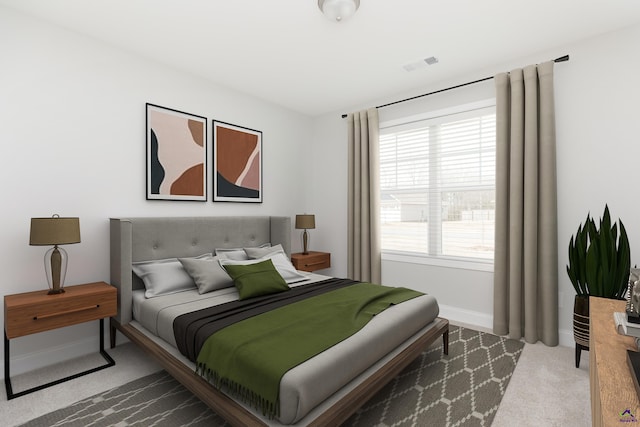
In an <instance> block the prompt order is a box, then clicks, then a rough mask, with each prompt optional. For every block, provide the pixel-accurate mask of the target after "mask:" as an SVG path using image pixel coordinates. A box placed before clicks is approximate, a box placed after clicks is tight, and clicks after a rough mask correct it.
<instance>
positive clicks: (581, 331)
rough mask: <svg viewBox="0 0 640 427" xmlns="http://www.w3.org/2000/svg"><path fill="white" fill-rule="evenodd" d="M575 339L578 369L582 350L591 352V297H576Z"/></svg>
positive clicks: (574, 312) (574, 308) (574, 303)
mask: <svg viewBox="0 0 640 427" xmlns="http://www.w3.org/2000/svg"><path fill="white" fill-rule="evenodd" d="M573 339H574V340H575V342H576V368H579V367H580V356H581V354H582V350H587V351H589V296H582V295H576V298H575V300H574V302H573Z"/></svg>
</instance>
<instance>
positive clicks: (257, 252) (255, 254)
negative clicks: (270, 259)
mask: <svg viewBox="0 0 640 427" xmlns="http://www.w3.org/2000/svg"><path fill="white" fill-rule="evenodd" d="M244 252H245V253H246V254H247V256H248V257H249V259H257V258H262V257H264V256H267V255H269V254H272V253H274V252H282V253H284V248H283V247H282V245H281V244H280V243H278V244H277V245H275V246H268V247H266V248H262V247H260V248H244Z"/></svg>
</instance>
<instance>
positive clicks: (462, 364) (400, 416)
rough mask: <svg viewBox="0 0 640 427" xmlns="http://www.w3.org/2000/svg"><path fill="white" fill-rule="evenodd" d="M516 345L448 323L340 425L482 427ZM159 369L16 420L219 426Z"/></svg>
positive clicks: (31, 425) (30, 426)
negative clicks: (445, 346) (445, 333)
mask: <svg viewBox="0 0 640 427" xmlns="http://www.w3.org/2000/svg"><path fill="white" fill-rule="evenodd" d="M523 346H524V344H523V343H522V342H520V341H516V340H510V339H506V338H502V337H498V336H495V335H492V334H487V333H484V332H478V331H475V330H472V329H468V328H463V327H458V326H450V332H449V355H448V356H444V355H443V354H442V341H441V340H438V341H437V342H436V343H434V344H433V345H432V346H431V347H429V348H428V349H427V350H426V351H424V352H423V353H422V354H421V355H420V357H418V358H417V359H416V360H415V361H414V362H413V363H411V364H410V365H409V366H407V368H405V369H404V370H403V371H402V372H401V373H400V374H399V375H398V376H397V377H395V378H394V379H393V380H392V381H391V382H390V383H389V384H388V385H387V386H386V387H384V388H383V389H382V390H380V392H378V393H377V394H376V395H375V396H374V397H373V398H372V399H371V400H370V401H369V402H367V403H366V404H365V405H364V406H363V407H362V408H361V409H360V410H358V412H356V413H355V414H354V415H353V416H352V417H351V418H350V419H349V420H347V421H346V422H345V423H344V426H353V427H356V426H362V427H371V426H389V427H391V426H425V425H429V426H490V425H491V422H492V420H493V418H494V416H495V413H496V411H497V409H498V406H499V405H500V401H501V399H502V396H503V395H504V392H505V390H506V387H507V384H508V383H509V379H510V378H511V375H512V374H513V370H514V369H515V366H516V363H517V361H518V358H519V357H520V354H521V352H522V349H523ZM226 425H228V424H226V423H225V422H224V420H223V419H222V418H220V417H219V416H218V415H217V414H216V413H215V412H213V411H211V410H210V409H209V408H208V407H207V406H206V405H205V404H203V403H202V402H201V401H200V400H199V399H197V398H196V397H195V396H193V394H191V393H190V392H189V391H188V390H186V389H185V388H184V387H182V385H180V384H179V383H178V382H177V381H176V380H174V379H173V378H172V377H171V376H169V375H168V374H167V373H166V372H165V371H160V372H157V373H154V374H151V375H148V376H146V377H143V378H140V379H138V380H135V381H132V382H130V383H128V384H125V385H122V386H119V387H116V388H114V389H112V390H109V391H107V392H104V393H101V394H98V395H96V396H93V397H90V398H88V399H84V400H81V401H79V402H77V403H75V404H73V405H70V406H68V407H66V408H63V409H60V410H57V411H54V412H51V413H49V414H46V415H43V416H41V417H38V418H36V419H33V420H31V421H29V422H27V423H26V424H23V426H27V427H40V426H46V427H50V426H82V427H84V426H122V427H124V426H145V427H146V426H171V427H174V426H220V427H222V426H226Z"/></svg>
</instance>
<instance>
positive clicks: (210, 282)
mask: <svg viewBox="0 0 640 427" xmlns="http://www.w3.org/2000/svg"><path fill="white" fill-rule="evenodd" d="M218 259H219V257H218V256H215V257H213V258H207V259H194V258H178V261H180V262H181V263H182V266H183V267H184V269H185V270H186V271H187V273H189V276H191V278H192V279H193V281H194V282H195V283H196V286H197V287H198V293H200V294H205V293H207V292H211V291H215V290H216V289H223V288H228V287H230V286H233V279H232V278H231V277H230V276H229V274H227V272H226V271H225V269H224V268H222V266H221V265H220V263H219V262H218Z"/></svg>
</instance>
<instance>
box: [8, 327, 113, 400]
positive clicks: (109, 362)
mask: <svg viewBox="0 0 640 427" xmlns="http://www.w3.org/2000/svg"><path fill="white" fill-rule="evenodd" d="M99 347H100V354H101V355H102V357H103V358H104V360H106V361H107V363H105V364H103V365H100V366H97V367H95V368H92V369H88V370H86V371H83V372H80V373H77V374H74V375H70V376H68V377H65V378H61V379H59V380H55V381H51V382H49V383H46V384H42V385H39V386H36V387H32V388H30V389H28V390H24V391H20V392H18V393H13V390H12V387H11V377H10V376H9V358H10V356H9V339H8V338H7V332H6V331H5V333H4V384H5V387H6V389H7V400H11V399H13V398H15V397H20V396H24V395H25V394H29V393H33V392H34V391H38V390H42V389H44V388H47V387H51V386H53V385H57V384H60V383H63V382H65V381H69V380H73V379H76V378H78V377H81V376H83V375H87V374H91V373H93V372H96V371H99V370H101V369H104V368H108V367H110V366H113V365H115V364H116V362H115V361H114V360H113V359H112V358H111V356H109V354H108V353H107V352H106V351H105V349H104V319H100V345H99Z"/></svg>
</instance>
